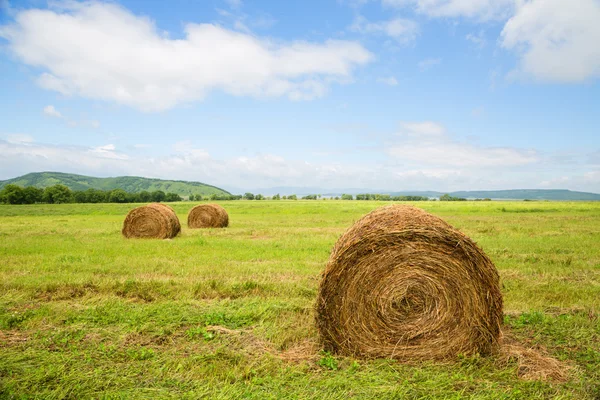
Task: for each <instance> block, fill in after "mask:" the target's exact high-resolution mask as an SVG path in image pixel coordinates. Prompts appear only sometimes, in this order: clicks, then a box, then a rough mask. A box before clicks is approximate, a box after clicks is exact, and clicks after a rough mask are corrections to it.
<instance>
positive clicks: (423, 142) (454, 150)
mask: <svg viewBox="0 0 600 400" xmlns="http://www.w3.org/2000/svg"><path fill="white" fill-rule="evenodd" d="M398 137H399V138H401V140H400V141H398V142H395V143H392V144H391V145H390V146H389V147H388V148H387V152H388V154H389V155H391V156H393V157H396V158H398V159H400V160H403V161H404V162H407V163H415V164H419V165H423V164H425V165H429V166H438V167H453V168H457V167H514V166H523V165H527V164H532V163H535V162H537V161H539V160H540V158H539V156H538V154H537V153H536V152H535V151H533V150H524V149H517V148H512V147H484V146H476V145H474V144H471V143H463V142H459V141H456V140H453V139H452V138H451V137H450V136H448V135H447V133H446V129H445V128H444V127H443V126H442V125H440V124H437V123H435V122H430V121H427V122H403V123H402V124H401V131H400V132H399V134H398Z"/></svg>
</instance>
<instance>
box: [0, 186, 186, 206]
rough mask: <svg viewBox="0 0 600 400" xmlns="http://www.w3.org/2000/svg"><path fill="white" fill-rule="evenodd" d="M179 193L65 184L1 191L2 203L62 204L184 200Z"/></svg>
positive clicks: (14, 187)
mask: <svg viewBox="0 0 600 400" xmlns="http://www.w3.org/2000/svg"><path fill="white" fill-rule="evenodd" d="M181 200H182V198H181V196H179V195H178V194H177V193H165V192H163V191H162V190H156V191H153V192H148V191H141V192H139V193H129V192H126V191H124V190H123V189H113V190H100V189H87V190H71V189H69V188H68V187H66V186H65V185H54V186H48V187H46V188H45V189H40V188H37V187H34V186H27V187H21V186H18V185H13V184H10V185H6V186H5V187H4V188H3V189H2V190H0V203H5V204H35V203H48V204H61V203H147V202H172V201H181Z"/></svg>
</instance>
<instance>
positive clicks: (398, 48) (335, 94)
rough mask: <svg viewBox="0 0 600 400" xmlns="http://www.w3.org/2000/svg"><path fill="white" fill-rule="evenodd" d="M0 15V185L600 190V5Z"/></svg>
mask: <svg viewBox="0 0 600 400" xmlns="http://www.w3.org/2000/svg"><path fill="white" fill-rule="evenodd" d="M0 5H1V6H0V179H7V178H11V177H15V176H18V175H21V174H24V173H27V172H35V171H48V170H51V171H61V172H73V173H80V174H89V175H93V176H117V175H137V176H147V177H157V178H170V179H185V180H197V181H203V182H207V183H210V184H213V185H217V186H221V187H226V188H235V189H240V190H242V189H256V188H267V187H274V186H296V187H297V186H310V187H323V188H365V189H380V190H383V189H385V190H428V189H430V190H441V191H450V190H477V189H512V188H568V189H573V190H583V191H592V192H600V111H599V110H600V85H599V79H598V78H599V77H600V46H598V43H599V42H600V24H598V21H600V0H572V1H569V2H565V1H563V0H337V1H336V0H331V1H302V2H287V1H266V0H262V1H251V0H209V1H200V0H195V1H193V0H172V1H169V2H158V1H133V0H129V1H114V2H76V1H52V2H46V1H38V0H31V1H26V0H24V1H14V0H11V1H6V0H0Z"/></svg>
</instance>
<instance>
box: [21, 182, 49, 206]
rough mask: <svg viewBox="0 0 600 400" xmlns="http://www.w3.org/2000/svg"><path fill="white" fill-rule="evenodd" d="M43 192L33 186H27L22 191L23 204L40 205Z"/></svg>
mask: <svg viewBox="0 0 600 400" xmlns="http://www.w3.org/2000/svg"><path fill="white" fill-rule="evenodd" d="M43 196H44V190H43V189H40V188H36V187H35V186H27V187H26V188H25V189H23V200H24V203H25V204H35V203H41V202H42V197H43Z"/></svg>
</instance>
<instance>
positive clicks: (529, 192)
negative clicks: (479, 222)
mask: <svg viewBox="0 0 600 400" xmlns="http://www.w3.org/2000/svg"><path fill="white" fill-rule="evenodd" d="M450 195H451V196H455V197H465V198H467V199H469V198H476V199H484V198H490V199H498V200H501V199H504V200H525V199H529V200H600V194H596V193H587V192H574V191H571V190H564V189H539V190H538V189H515V190H487V191H467V192H465V191H463V192H452V193H450Z"/></svg>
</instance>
